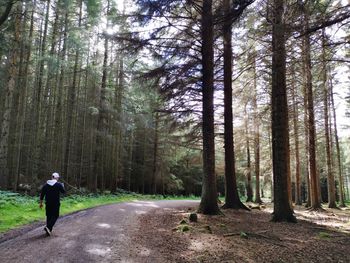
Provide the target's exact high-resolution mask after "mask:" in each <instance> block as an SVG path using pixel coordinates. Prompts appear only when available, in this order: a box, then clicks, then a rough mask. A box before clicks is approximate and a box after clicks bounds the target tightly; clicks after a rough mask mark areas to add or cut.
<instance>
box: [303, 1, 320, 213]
mask: <svg viewBox="0 0 350 263" xmlns="http://www.w3.org/2000/svg"><path fill="white" fill-rule="evenodd" d="M307 9H308V6H306V7H304V22H305V28H306V29H308V28H309V13H308V12H309V11H308V10H307ZM310 52H311V51H310V36H309V35H305V36H304V64H305V74H306V88H307V106H308V107H307V110H308V134H309V138H308V139H309V173H310V186H311V207H312V208H313V209H318V208H321V200H320V192H319V187H318V181H319V177H318V174H317V165H316V126H315V116H314V101H313V87H312V74H311V53H310Z"/></svg>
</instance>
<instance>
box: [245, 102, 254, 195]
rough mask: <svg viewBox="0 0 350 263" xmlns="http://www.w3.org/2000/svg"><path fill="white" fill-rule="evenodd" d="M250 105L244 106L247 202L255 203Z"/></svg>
mask: <svg viewBox="0 0 350 263" xmlns="http://www.w3.org/2000/svg"><path fill="white" fill-rule="evenodd" d="M247 106H248V103H246V104H245V106H244V116H245V118H244V126H245V138H246V151H247V185H246V190H247V202H253V188H252V167H251V161H250V142H249V141H250V140H249V129H248V123H249V115H248V112H247Z"/></svg>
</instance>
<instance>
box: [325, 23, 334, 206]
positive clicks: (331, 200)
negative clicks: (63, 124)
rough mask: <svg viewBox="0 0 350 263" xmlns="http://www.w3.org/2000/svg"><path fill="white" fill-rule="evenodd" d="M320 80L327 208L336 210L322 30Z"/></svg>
mask: <svg viewBox="0 0 350 263" xmlns="http://www.w3.org/2000/svg"><path fill="white" fill-rule="evenodd" d="M322 62H323V70H322V78H323V107H324V131H325V138H326V142H325V143H326V169H327V188H328V207H329V208H336V207H337V204H336V203H335V181H334V174H333V169H332V163H331V149H330V136H329V126H328V124H329V116H328V115H329V111H328V86H327V65H326V39H325V29H323V30H322Z"/></svg>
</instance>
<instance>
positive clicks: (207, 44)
mask: <svg viewBox="0 0 350 263" xmlns="http://www.w3.org/2000/svg"><path fill="white" fill-rule="evenodd" d="M212 8H213V3H212V0H203V6H202V18H201V40H202V47H201V55H202V110H203V112H202V122H203V123H202V133H203V179H202V196H201V202H200V204H199V209H198V210H199V212H201V213H203V214H218V213H219V206H218V203H217V189H216V175H215V136H214V48H213V45H214V32H213V30H214V21H213V11H212Z"/></svg>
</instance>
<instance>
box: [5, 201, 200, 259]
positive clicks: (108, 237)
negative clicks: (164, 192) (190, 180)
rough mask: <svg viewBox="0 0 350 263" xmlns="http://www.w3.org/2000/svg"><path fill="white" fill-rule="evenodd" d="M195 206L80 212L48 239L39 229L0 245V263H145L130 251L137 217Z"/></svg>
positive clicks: (124, 206) (139, 205)
mask: <svg viewBox="0 0 350 263" xmlns="http://www.w3.org/2000/svg"><path fill="white" fill-rule="evenodd" d="M197 204H198V202H197V201H155V202H152V201H137V202H129V203H119V204H112V205H105V206H100V207H96V208H93V209H88V210H85V211H81V212H78V213H75V214H72V215H68V216H65V217H62V218H60V219H58V221H57V223H56V225H55V228H54V231H53V233H52V236H51V237H46V235H45V233H44V231H43V227H44V226H40V227H36V228H34V229H32V230H30V231H28V232H25V233H23V234H22V235H20V236H18V237H15V238H12V239H9V240H7V241H5V242H2V243H0V262H1V263H5V262H6V263H7V262H16V263H18V262H26V263H28V262H33V263H39V262H55V263H58V262H148V261H147V259H145V258H144V257H143V259H141V258H139V256H140V255H138V254H137V252H135V251H134V252H131V251H132V250H131V249H130V248H131V247H132V246H133V244H131V239H130V238H131V236H130V233H132V231H131V230H135V229H137V228H138V216H139V215H141V214H145V213H150V212H152V211H154V209H165V210H166V209H174V208H178V207H194V206H196V205H197ZM164 242H166V240H164Z"/></svg>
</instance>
